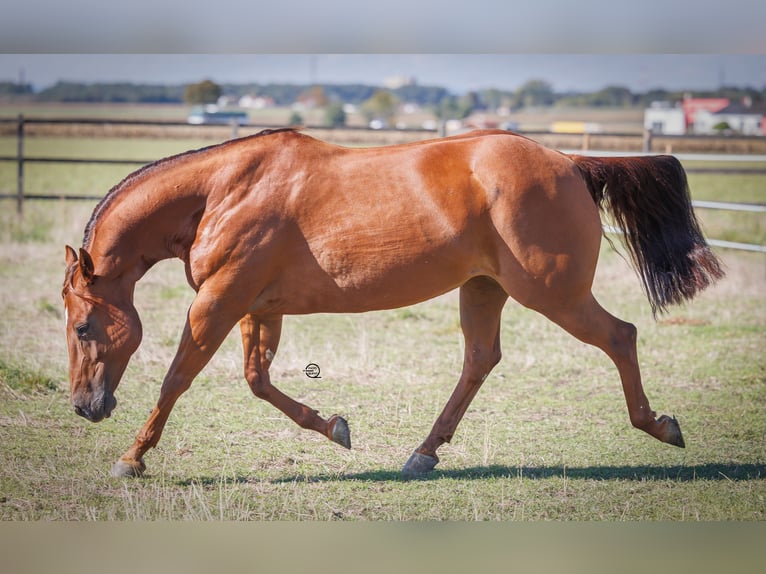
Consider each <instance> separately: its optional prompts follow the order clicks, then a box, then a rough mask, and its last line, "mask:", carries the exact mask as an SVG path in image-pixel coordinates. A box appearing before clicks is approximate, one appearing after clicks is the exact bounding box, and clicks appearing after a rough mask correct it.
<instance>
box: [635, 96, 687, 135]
mask: <svg viewBox="0 0 766 574" xmlns="http://www.w3.org/2000/svg"><path fill="white" fill-rule="evenodd" d="M644 129H646V130H649V131H651V132H652V133H655V134H664V135H674V136H677V135H683V134H685V133H686V116H685V115H684V110H683V108H682V107H680V106H675V107H673V106H671V105H670V102H652V105H651V106H650V107H649V108H647V109H645V110H644Z"/></svg>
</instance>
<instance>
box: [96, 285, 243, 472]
mask: <svg viewBox="0 0 766 574" xmlns="http://www.w3.org/2000/svg"><path fill="white" fill-rule="evenodd" d="M219 307H220V306H219V305H218V304H217V303H216V302H215V300H214V299H207V298H206V297H205V296H204V294H198V295H197V297H196V298H195V300H194V302H193V303H192V305H191V307H190V309H189V313H188V316H187V319H186V324H185V326H184V330H183V334H182V335H181V341H180V343H179V345H178V350H177V351H176V355H175V358H174V359H173V362H172V364H171V365H170V369H168V372H167V374H166V375H165V379H164V380H163V382H162V388H161V389H160V396H159V399H158V400H157V404H156V406H155V407H154V408H153V409H152V412H151V414H150V415H149V419H148V420H147V421H146V423H145V424H144V426H143V428H142V429H141V430H140V431H139V433H138V435H137V436H136V440H135V441H134V443H133V445H132V446H131V447H130V448H129V449H128V450H127V451H126V452H125V454H123V455H122V456H121V457H120V459H119V460H118V461H117V462H116V463H115V464H114V466H112V470H111V474H112V476H116V477H119V476H141V475H142V474H143V472H144V470H145V469H146V465H145V464H144V460H143V456H144V454H145V453H146V451H148V450H149V449H150V448H152V447H154V446H156V444H157V442H158V441H159V440H160V436H161V435H162V429H163V428H164V427H165V423H166V422H167V420H168V417H169V416H170V411H171V410H172V409H173V405H175V403H176V400H178V397H180V396H181V395H182V394H183V393H184V391H186V390H187V389H188V388H189V387H190V386H191V383H192V381H193V380H194V377H196V376H197V375H198V374H199V372H200V371H201V370H202V368H203V367H204V366H205V365H206V364H207V363H208V361H209V360H210V358H211V357H212V356H213V354H214V353H215V352H216V351H217V350H218V347H219V346H220V345H221V343H222V342H223V340H224V339H225V338H226V335H227V334H228V333H229V331H231V328H232V327H233V326H234V325H235V324H236V322H237V318H238V317H235V318H234V319H229V320H228V321H227V320H226V316H227V312H226V310H225V309H221V308H219ZM229 314H233V313H229Z"/></svg>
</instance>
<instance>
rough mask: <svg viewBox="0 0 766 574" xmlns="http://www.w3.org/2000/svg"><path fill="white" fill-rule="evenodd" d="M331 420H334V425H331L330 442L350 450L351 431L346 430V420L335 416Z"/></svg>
mask: <svg viewBox="0 0 766 574" xmlns="http://www.w3.org/2000/svg"><path fill="white" fill-rule="evenodd" d="M333 418H334V419H335V423H334V424H333V425H332V433H331V435H330V440H331V441H332V442H335V443H338V444H339V445H341V446H344V447H346V448H347V449H349V450H350V449H351V431H349V430H348V423H347V422H346V419H344V418H343V417H339V416H338V415H335V416H334V417H333Z"/></svg>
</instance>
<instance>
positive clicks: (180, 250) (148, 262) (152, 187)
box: [85, 170, 206, 283]
mask: <svg viewBox="0 0 766 574" xmlns="http://www.w3.org/2000/svg"><path fill="white" fill-rule="evenodd" d="M174 171H175V172H178V170H174ZM185 173H188V170H187V172H185ZM192 177H193V176H192ZM192 177H187V178H184V177H181V176H180V175H179V174H178V173H159V174H153V175H152V176H150V177H146V178H143V179H142V180H139V181H137V182H135V183H133V184H132V185H130V186H129V188H128V189H123V190H121V191H120V192H119V193H118V194H117V196H116V197H115V198H114V200H113V201H112V202H111V203H110V204H109V205H108V206H107V207H106V208H105V209H104V210H103V212H102V213H101V214H100V215H99V217H98V220H97V221H96V222H95V225H94V229H93V232H92V235H91V238H90V242H89V245H86V246H85V248H86V249H87V250H88V251H90V253H91V256H92V258H93V261H94V263H95V265H96V273H97V274H98V275H102V276H105V277H113V278H121V279H122V280H125V281H128V282H131V283H135V282H136V281H138V279H140V278H141V277H142V276H143V275H144V273H146V271H148V270H149V268H150V267H152V265H154V264H155V263H157V262H158V261H161V260H163V259H169V258H172V257H178V258H180V259H182V260H187V259H188V255H189V249H190V247H191V243H192V242H193V240H194V237H195V235H196V230H197V225H198V223H199V219H200V217H201V215H202V212H203V210H204V207H205V197H206V194H205V192H204V186H203V185H201V184H200V181H199V180H192Z"/></svg>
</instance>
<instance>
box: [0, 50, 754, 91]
mask: <svg viewBox="0 0 766 574" xmlns="http://www.w3.org/2000/svg"><path fill="white" fill-rule="evenodd" d="M395 76H409V77H412V78H414V79H415V80H416V81H417V83H418V84H420V85H425V86H442V87H445V88H447V89H448V90H450V91H451V92H453V93H458V94H459V93H464V92H466V91H469V90H481V89H485V88H498V89H504V90H511V91H512V90H515V89H516V88H518V87H519V86H520V85H522V84H523V83H524V82H526V81H528V80H530V79H542V80H545V81H547V82H549V83H550V84H551V85H552V86H553V88H554V90H555V91H557V92H565V91H594V90H598V89H601V88H603V87H606V86H610V85H619V86H625V87H628V88H630V89H631V90H632V91H635V92H644V91H647V90H649V89H653V88H664V89H668V90H686V89H688V90H712V89H716V88H718V87H720V86H721V85H733V86H738V87H754V88H757V89H764V88H766V54H318V53H315V54H0V80H10V81H19V80H24V81H26V82H29V83H31V84H32V85H33V86H34V87H35V88H36V89H41V88H45V87H47V86H50V85H52V84H54V83H55V82H57V81H59V80H67V81H78V82H121V81H127V82H134V83H148V84H184V83H190V82H198V81H201V80H203V79H211V80H213V81H215V82H217V83H251V82H252V83H260V84H265V83H272V82H274V83H279V82H285V83H298V84H309V83H314V82H316V83H339V84H349V83H363V84H371V85H383V83H384V82H385V80H386V79H387V78H390V77H395Z"/></svg>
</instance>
